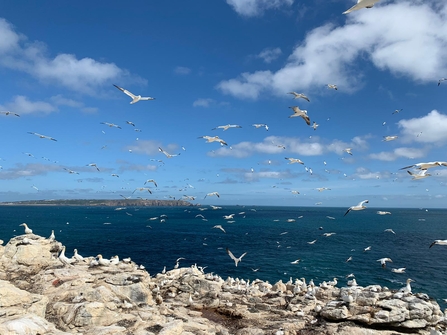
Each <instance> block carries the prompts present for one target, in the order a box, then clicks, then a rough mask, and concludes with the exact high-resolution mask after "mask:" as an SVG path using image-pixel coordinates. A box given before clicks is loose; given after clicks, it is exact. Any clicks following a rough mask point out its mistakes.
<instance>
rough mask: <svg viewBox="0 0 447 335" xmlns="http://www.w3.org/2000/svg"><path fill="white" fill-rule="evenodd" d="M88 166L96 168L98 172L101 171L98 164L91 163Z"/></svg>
mask: <svg viewBox="0 0 447 335" xmlns="http://www.w3.org/2000/svg"><path fill="white" fill-rule="evenodd" d="M86 166H94V167H95V168H96V170H98V171H99V167H98V165H96V163H90V164H87V165H86Z"/></svg>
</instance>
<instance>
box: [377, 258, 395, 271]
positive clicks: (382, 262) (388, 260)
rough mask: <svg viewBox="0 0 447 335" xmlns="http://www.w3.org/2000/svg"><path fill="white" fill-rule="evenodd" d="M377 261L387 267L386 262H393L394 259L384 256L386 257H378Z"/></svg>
mask: <svg viewBox="0 0 447 335" xmlns="http://www.w3.org/2000/svg"><path fill="white" fill-rule="evenodd" d="M377 262H380V264H381V265H382V267H383V268H386V262H391V263H392V262H393V261H392V260H391V258H388V257H384V258H381V259H378V260H377Z"/></svg>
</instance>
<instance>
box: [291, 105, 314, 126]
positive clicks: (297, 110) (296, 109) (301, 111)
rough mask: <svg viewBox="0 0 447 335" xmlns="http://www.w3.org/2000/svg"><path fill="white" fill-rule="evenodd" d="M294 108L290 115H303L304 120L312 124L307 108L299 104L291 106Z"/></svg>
mask: <svg viewBox="0 0 447 335" xmlns="http://www.w3.org/2000/svg"><path fill="white" fill-rule="evenodd" d="M289 108H291V109H292V110H293V114H292V115H290V116H289V118H291V117H298V116H299V117H302V118H303V120H304V121H306V123H307V125H308V126H310V118H309V116H307V110H304V109H300V108H299V107H298V106H292V107H289Z"/></svg>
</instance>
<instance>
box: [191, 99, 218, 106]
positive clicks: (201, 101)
mask: <svg viewBox="0 0 447 335" xmlns="http://www.w3.org/2000/svg"><path fill="white" fill-rule="evenodd" d="M214 102H215V101H214V100H213V99H197V100H196V101H194V102H193V103H192V105H193V106H194V107H209V106H210V105H211V104H213V103H214Z"/></svg>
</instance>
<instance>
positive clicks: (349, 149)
mask: <svg viewBox="0 0 447 335" xmlns="http://www.w3.org/2000/svg"><path fill="white" fill-rule="evenodd" d="M343 151H344V152H346V153H348V154H350V155H351V156H352V148H346V149H343Z"/></svg>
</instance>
